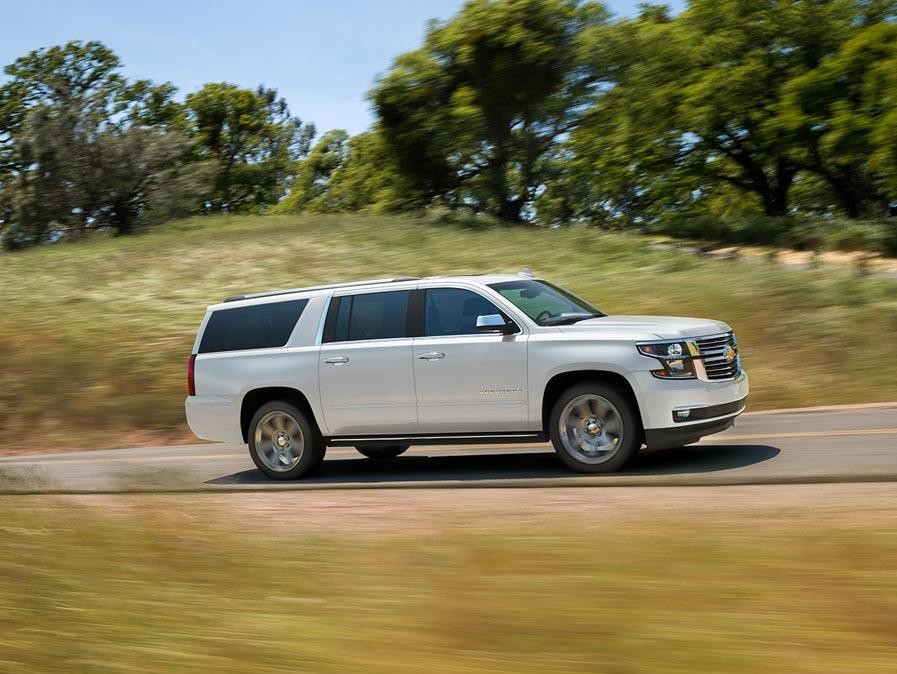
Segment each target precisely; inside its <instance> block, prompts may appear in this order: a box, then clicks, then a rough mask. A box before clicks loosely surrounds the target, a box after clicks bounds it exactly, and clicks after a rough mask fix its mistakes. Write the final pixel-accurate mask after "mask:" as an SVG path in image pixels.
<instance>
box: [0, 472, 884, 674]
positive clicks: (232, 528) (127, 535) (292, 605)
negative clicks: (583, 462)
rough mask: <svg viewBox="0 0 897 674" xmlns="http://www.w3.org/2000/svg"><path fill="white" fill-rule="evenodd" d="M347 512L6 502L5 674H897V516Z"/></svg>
mask: <svg viewBox="0 0 897 674" xmlns="http://www.w3.org/2000/svg"><path fill="white" fill-rule="evenodd" d="M761 489H762V488H761ZM774 489H786V490H791V491H793V489H794V488H793V487H778V488H774ZM808 489H812V490H814V491H815V492H817V493H818V492H820V491H821V490H824V489H825V487H820V486H818V485H816V486H813V487H808ZM474 491H475V490H474ZM561 491H562V495H563V497H565V498H570V499H573V498H574V497H572V496H568V494H569V493H570V492H569V490H561ZM613 491H614V490H604V489H599V490H592V493H597V492H605V493H606V492H613ZM617 491H618V492H619V491H621V490H617ZM623 491H625V490H623ZM655 491H656V490H655ZM387 493H388V494H390V492H387ZM420 493H421V492H419V491H417V492H405V493H404V494H402V496H407V498H409V499H417V498H419V497H418V495H419V494H420ZM443 493H444V492H443ZM455 493H457V492H455ZM660 493H661V494H662V495H660V496H658V497H656V498H658V499H661V500H664V499H668V498H670V494H669V490H661V492H660ZM682 493H683V491H682V490H680V491H679V492H677V494H682ZM717 493H719V490H718V489H717V490H716V491H715V492H714V495H715V494H717ZM741 493H742V496H740V497H738V498H749V499H752V498H753V497H755V495H756V494H757V492H750V493H747V492H741ZM761 493H765V492H761ZM804 493H806V492H804ZM503 494H505V495H512V494H511V492H508V491H504V492H503ZM887 494H890V496H891V497H893V492H887ZM887 494H885V495H887ZM391 495H392V497H393V498H394V499H395V498H396V497H398V496H399V495H400V494H399V493H398V492H391ZM353 496H354V495H352V494H347V493H345V492H343V493H341V494H340V495H339V496H338V498H337V500H338V501H340V502H341V503H342V506H343V507H342V508H336V511H337V512H335V513H333V512H332V511H331V513H332V514H331V517H330V521H329V524H323V523H322V527H321V528H311V529H307V528H306V527H304V526H303V524H302V523H303V521H304V520H305V517H306V515H305V511H306V509H307V508H308V507H309V506H308V501H309V500H314V499H315V498H316V497H315V496H314V495H312V496H309V495H307V494H306V495H298V496H297V495H295V494H294V495H293V496H289V495H284V494H281V495H272V494H266V495H259V498H258V499H256V500H255V501H252V500H251V497H247V496H246V495H232V496H231V497H228V498H224V499H216V500H212V501H210V500H207V499H197V498H195V497H190V498H186V497H180V498H174V499H172V498H170V497H129V498H125V499H114V498H111V499H110V498H106V499H102V498H97V497H94V498H92V499H76V498H71V497H69V498H64V497H36V498H22V497H19V498H15V497H13V498H9V497H6V498H3V499H0V523H2V526H0V542H2V544H3V550H4V552H3V554H2V555H0V671H2V672H10V673H12V672H48V673H51V672H60V673H63V672H65V673H68V672H84V673H91V674H92V673H98V674H99V673H102V674H111V673H116V672H142V673H148V672H197V673H203V672H209V673H211V672H215V673H216V674H217V673H219V672H246V673H261V672H316V673H326V672H333V673H338V672H366V673H371V674H378V673H383V674H396V673H407V674H418V673H420V672H432V673H434V674H435V673H443V672H444V673H454V674H463V673H472V672H482V673H503V674H526V673H530V672H546V673H550V674H565V673H573V672H602V673H607V674H616V673H625V674H642V673H644V674H705V673H706V674H718V673H719V672H726V673H727V674H739V673H744V674H754V673H756V672H789V674H810V673H812V674H844V673H845V672H850V674H863V673H869V674H871V673H879V672H880V673H882V674H886V673H890V672H893V671H894V666H895V664H897V644H895V641H894V635H895V630H897V618H895V616H897V567H895V566H894V564H893V560H894V559H895V557H897V536H895V531H897V530H895V528H894V526H893V522H894V520H893V517H894V508H893V501H891V503H890V506H888V505H887V503H881V502H877V506H878V508H877V510H876V511H874V512H873V515H872V516H871V517H870V516H869V514H865V515H864V514H863V513H862V512H861V510H862V508H861V507H860V506H859V505H858V504H860V503H862V498H860V499H859V500H853V501H852V502H851V506H850V507H848V508H844V507H839V508H838V509H837V510H834V509H833V508H834V505H833V504H829V506H827V507H822V508H821V509H820V508H819V506H818V504H815V505H812V506H811V505H810V504H806V503H805V504H804V505H803V506H802V507H800V508H797V509H793V508H783V507H781V506H777V505H775V504H774V503H773V504H771V505H770V506H769V510H757V509H756V508H755V507H754V506H753V505H751V506H750V509H749V510H748V511H746V512H742V511H740V510H731V509H730V508H727V507H724V512H723V513H719V512H716V511H715V510H716V509H714V508H704V509H703V510H698V509H697V508H696V509H695V510H690V509H689V510H685V511H683V510H682V509H681V506H679V505H675V504H673V505H671V504H669V503H667V504H666V506H665V508H666V510H664V508H663V507H660V506H658V509H659V510H661V511H663V512H662V514H657V513H656V512H655V514H653V515H651V514H648V513H647V512H645V510H644V508H643V507H641V506H635V507H633V506H632V505H630V506H629V508H628V509H629V511H630V514H629V515H625V514H623V513H621V512H619V510H618V509H616V508H606V509H604V508H603V506H601V505H598V504H599V503H600V502H601V501H602V500H603V499H601V498H597V499H595V500H594V503H595V505H597V506H598V507H597V508H595V509H592V510H591V511H590V512H586V511H580V512H579V513H577V514H576V515H570V514H569V513H568V514H567V515H566V516H564V517H560V516H554V517H552V515H551V511H552V508H551V507H548V506H547V505H546V504H545V503H541V504H540V505H539V506H538V508H535V507H529V508H528V507H527V505H526V504H525V503H524V504H518V507H517V514H518V516H517V517H516V518H514V519H513V520H512V521H511V522H509V521H508V520H507V519H506V518H503V519H501V520H500V521H498V522H497V521H495V520H494V519H493V517H494V515H490V513H493V510H491V509H488V510H482V511H481V512H479V514H478V515H476V516H474V515H475V514H474V513H473V512H472V511H468V510H467V509H465V508H463V507H462V508H458V504H457V503H456V502H455V501H456V500H453V499H448V500H447V501H445V503H444V506H443V509H442V510H440V511H437V512H433V511H432V509H431V508H428V509H427V510H428V512H429V514H430V519H429V521H428V522H427V523H426V526H425V527H421V526H419V525H418V526H412V527H408V526H407V524H405V523H403V522H402V516H401V509H400V508H396V507H395V506H393V508H391V509H389V510H388V511H387V512H384V513H383V514H382V517H381V518H380V520H378V521H381V522H382V520H383V519H385V520H386V522H385V523H384V524H383V526H382V527H381V528H380V529H379V530H372V531H366V530H364V529H359V528H358V527H357V522H358V520H359V519H364V512H363V511H362V512H359V510H358V508H354V509H352V510H346V508H348V507H349V506H350V504H349V503H348V502H349V501H350V500H351V499H352V498H353ZM362 496H364V495H362ZM318 498H327V499H330V498H332V497H330V496H328V495H326V494H319V495H318ZM557 498H558V499H560V498H561V496H558V497H557ZM618 498H619V497H617V496H616V495H613V496H609V497H608V499H609V500H610V501H611V502H615V501H616V500H617V499H618ZM700 498H703V497H700ZM713 498H715V496H712V497H711V500H712V499H713ZM720 498H721V499H723V500H724V501H726V502H727V503H729V502H730V501H731V499H732V498H734V496H733V495H732V494H730V493H728V492H727V493H725V494H721V495H720ZM765 498H772V499H773V500H774V497H765ZM814 498H815V497H814ZM260 502H261V503H263V504H264V505H261V503H260ZM503 503H504V505H502V506H501V508H502V509H503V510H504V509H507V508H510V507H511V506H510V504H508V503H506V502H504V501H503ZM253 504H254V507H253ZM321 505H323V504H321V503H318V504H317V506H318V507H320V506H321ZM355 505H358V504H355ZM840 505H841V506H843V504H840ZM867 505H871V503H869V504H867ZM521 508H522V509H523V510H524V511H525V512H524V514H523V515H522V516H521V515H520V513H519V511H520V510H521ZM633 508H634V510H635V512H634V513H633V512H632V511H633ZM458 510H461V511H463V512H464V513H466V514H467V515H468V517H463V516H462V515H461V514H460V513H458V512H457V511H458ZM820 510H821V511H820ZM882 510H884V511H886V514H883V513H882ZM446 511H452V512H451V513H447V512H446ZM439 512H441V513H442V515H440V514H439ZM701 513H703V514H701ZM359 515H360V517H359ZM686 515H687V516H686ZM621 516H622V518H623V519H620V517H621ZM319 519H321V520H322V522H323V521H325V520H323V517H322V516H321V515H319ZM368 519H369V520H373V519H374V518H373V517H369V518H368ZM414 519H415V516H414V515H412V520H414ZM334 520H336V522H334ZM345 526H350V527H353V528H354V530H352V531H350V532H347V531H346V530H341V529H342V528H343V527H345Z"/></svg>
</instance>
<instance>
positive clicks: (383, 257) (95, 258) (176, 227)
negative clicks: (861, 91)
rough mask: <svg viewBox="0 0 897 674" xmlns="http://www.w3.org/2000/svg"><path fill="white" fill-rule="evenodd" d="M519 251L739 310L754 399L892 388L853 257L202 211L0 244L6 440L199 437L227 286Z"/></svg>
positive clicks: (768, 401) (572, 278) (617, 292)
mask: <svg viewBox="0 0 897 674" xmlns="http://www.w3.org/2000/svg"><path fill="white" fill-rule="evenodd" d="M523 267H530V268H532V269H533V270H535V271H536V272H537V273H538V274H540V275H542V276H545V277H547V278H549V279H551V280H553V281H555V282H557V283H559V284H561V285H564V286H567V287H569V288H571V289H572V290H574V291H576V292H577V293H579V294H581V295H583V296H585V297H587V298H589V299H590V300H592V301H594V303H595V304H597V305H598V306H599V307H601V308H602V309H603V310H605V311H607V312H609V313H632V314H638V313H658V314H676V315H697V316H706V317H715V318H720V319H723V320H725V321H727V322H729V323H730V324H732V325H733V326H734V328H735V329H736V331H737V332H738V336H739V339H740V341H741V345H742V349H743V352H744V361H745V366H746V368H747V369H748V370H749V371H750V374H751V377H752V389H753V395H752V402H751V407H752V408H754V409H760V408H770V407H780V406H795V405H811V404H822V403H850V402H866V401H879V400H891V399H894V398H897V387H895V385H894V382H895V381H897V360H895V359H894V358H892V357H891V356H892V352H893V351H894V345H895V338H894V334H895V331H897V292H895V291H897V286H895V284H894V283H893V282H891V281H887V280H876V279H859V278H855V277H854V276H852V274H851V271H850V270H849V269H844V270H832V269H827V268H824V269H822V270H817V271H805V272H797V271H791V270H787V269H783V268H780V267H777V266H773V265H767V264H763V263H761V262H753V263H751V262H743V263H733V262H725V261H714V260H704V259H700V258H697V257H694V256H686V255H683V254H681V253H676V252H670V251H657V250H650V249H648V248H647V242H646V241H645V240H644V239H639V238H636V237H634V236H623V235H615V234H603V233H597V232H595V231H594V230H587V229H562V230H545V229H538V230H536V229H529V228H499V229H472V228H465V227H461V226H458V225H433V224H426V223H424V222H423V221H421V220H415V219H413V218H387V217H374V216H358V215H355V216H269V217H218V218H196V219H191V220H185V221H178V222H174V223H171V224H169V225H167V226H164V227H162V228H159V229H157V230H154V231H152V232H150V233H148V234H144V235H140V236H136V237H122V238H116V239H107V240H94V241H89V242H84V243H75V244H63V245H57V246H49V247H44V248H40V249H32V250H28V251H25V252H22V253H15V254H11V253H7V254H0V301H2V305H3V309H4V310H3V312H2V314H0V431H2V434H0V448H3V449H5V450H15V449H21V450H25V449H28V450H41V451H52V450H58V449H66V448H77V447H112V446H125V445H131V444H136V443H142V442H151V443H162V442H175V441H185V440H189V439H191V437H192V436H190V434H189V432H188V431H187V430H186V427H185V425H184V419H183V408H182V404H183V397H184V393H185V383H184V367H185V362H186V358H187V355H188V354H189V352H190V347H191V344H192V341H193V336H194V333H195V330H196V327H197V326H198V324H199V321H200V319H201V318H202V315H203V312H204V309H205V306H206V305H207V304H210V303H213V302H217V301H219V300H220V299H222V298H223V297H225V296H226V295H229V294H234V293H238V292H247V291H258V290H265V289H270V288H279V287H291V286H299V285H307V284H312V283H320V282H326V281H339V280H351V279H356V278H365V277H378V276H389V275H398V274H417V275H426V274H435V273H457V272H476V271H512V272H516V271H518V270H520V269H521V268H523Z"/></svg>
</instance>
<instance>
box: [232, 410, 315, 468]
mask: <svg viewBox="0 0 897 674" xmlns="http://www.w3.org/2000/svg"><path fill="white" fill-rule="evenodd" d="M248 436H249V438H248V439H249V455H250V456H251V457H252V462H253V463H254V464H255V465H256V467H257V468H258V469H259V470H260V471H262V472H263V473H264V474H265V475H267V476H268V477H270V478H272V479H274V480H295V479H297V478H300V477H304V476H305V475H308V474H309V473H310V472H312V471H313V470H314V469H315V468H317V467H318V466H319V465H320V464H321V461H323V459H324V451H325V447H324V441H323V439H322V438H321V435H320V433H318V430H317V428H316V427H315V426H314V425H313V424H312V423H311V422H310V421H309V420H308V419H307V418H306V416H305V414H303V413H302V411H300V410H299V409H298V408H297V407H296V406H295V405H292V404H290V403H288V402H286V401H284V400H274V401H272V402H269V403H265V404H264V405H262V406H261V407H260V408H259V409H258V411H257V412H256V413H255V415H253V417H252V421H251V422H250V423H249V433H248Z"/></svg>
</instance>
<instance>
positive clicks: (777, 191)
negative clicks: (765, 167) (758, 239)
mask: <svg viewBox="0 0 897 674" xmlns="http://www.w3.org/2000/svg"><path fill="white" fill-rule="evenodd" d="M796 174H797V168H796V167H795V166H793V165H792V164H791V163H790V162H788V161H786V160H784V159H781V158H780V159H778V160H776V168H775V172H774V173H773V175H772V180H764V181H763V183H762V185H761V188H760V189H759V190H758V192H759V193H760V198H761V199H763V210H764V212H765V213H766V215H768V216H770V217H781V216H784V215H788V190H790V189H791V184H792V183H793V182H794V176H795V175H796Z"/></svg>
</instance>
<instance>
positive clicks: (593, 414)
mask: <svg viewBox="0 0 897 674" xmlns="http://www.w3.org/2000/svg"><path fill="white" fill-rule="evenodd" d="M558 424H559V429H558V430H559V431H560V438H561V442H563V443H564V447H565V448H566V449H567V451H568V452H570V454H571V455H572V456H573V457H574V458H576V459H577V460H578V461H582V462H583V463H589V464H597V463H604V462H605V461H610V460H611V459H612V458H613V457H614V456H615V455H616V453H617V451H619V449H620V446H621V444H622V443H621V441H622V437H623V418H622V417H621V416H620V411H619V410H618V409H617V408H616V407H615V406H614V405H613V404H612V403H611V402H610V401H609V400H608V399H607V398H605V397H603V396H600V395H595V394H586V395H581V396H577V397H576V398H573V400H571V401H570V402H568V403H567V404H566V405H565V406H564V409H563V410H562V411H561V415H560V417H559V419H558Z"/></svg>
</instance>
